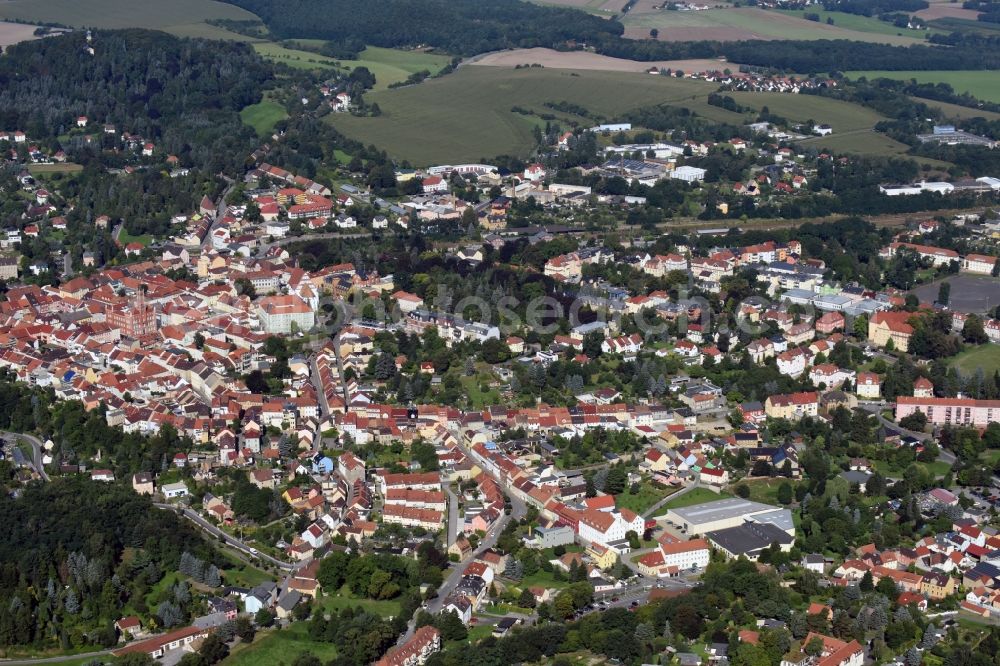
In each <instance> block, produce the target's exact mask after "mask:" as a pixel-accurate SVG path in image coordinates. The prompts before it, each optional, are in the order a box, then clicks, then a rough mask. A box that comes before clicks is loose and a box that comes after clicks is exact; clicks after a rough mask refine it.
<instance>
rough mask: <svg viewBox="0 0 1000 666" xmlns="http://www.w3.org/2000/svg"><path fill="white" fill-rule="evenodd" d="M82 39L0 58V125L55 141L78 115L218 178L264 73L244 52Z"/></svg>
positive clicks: (236, 46) (135, 35)
mask: <svg viewBox="0 0 1000 666" xmlns="http://www.w3.org/2000/svg"><path fill="white" fill-rule="evenodd" d="M90 47H91V48H93V51H94V54H93V55H88V53H87V51H86V49H87V48H88V44H87V42H86V37H85V36H84V34H83V33H71V34H68V35H65V36H60V37H51V38H48V39H41V40H36V41H31V42H22V43H21V44H17V45H15V46H12V47H10V48H9V49H7V50H6V52H5V56H4V57H3V58H0V126H2V127H7V128H18V129H22V130H24V131H25V132H26V133H27V134H28V135H29V136H30V137H32V138H33V139H41V138H46V137H53V136H58V135H61V134H64V133H66V131H67V130H68V129H70V128H71V127H74V126H75V118H76V116H78V115H86V116H87V117H88V118H89V119H90V121H91V122H93V123H109V124H113V125H115V126H116V128H117V129H118V130H119V131H127V132H130V133H133V134H138V135H140V136H142V137H143V138H145V139H146V140H149V141H154V142H156V143H157V144H158V148H160V149H162V150H164V151H166V152H169V153H171V154H175V155H177V156H178V157H179V158H181V159H182V161H183V163H188V164H192V165H198V166H204V167H205V168H206V169H207V170H209V171H213V170H219V169H221V167H223V166H224V165H225V160H233V159H236V160H239V161H240V162H242V160H243V159H245V157H246V151H245V150H244V148H246V147H247V146H252V145H253V141H254V140H255V136H254V134H253V131H252V130H250V129H249V128H247V127H245V126H244V125H243V124H242V122H241V121H240V119H239V110H240V109H242V108H243V107H245V106H247V105H248V104H253V103H256V102H259V101H260V99H261V94H262V86H263V85H264V84H265V82H267V81H268V80H269V79H270V78H271V76H272V72H271V68H270V66H269V65H267V64H266V63H265V62H264V61H263V60H261V59H260V58H259V57H257V56H256V54H255V53H254V51H253V49H251V48H250V47H249V46H247V45H246V44H241V43H236V42H208V41H203V40H182V39H178V38H176V37H172V36H170V35H167V34H165V33H162V32H154V31H144V30H125V31H99V32H95V33H94V35H93V41H92V42H91V43H90Z"/></svg>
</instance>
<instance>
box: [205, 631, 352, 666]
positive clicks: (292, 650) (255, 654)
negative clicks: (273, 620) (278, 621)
mask: <svg viewBox="0 0 1000 666" xmlns="http://www.w3.org/2000/svg"><path fill="white" fill-rule="evenodd" d="M303 652H311V653H312V654H313V655H315V656H317V657H319V659H320V660H321V661H323V662H324V663H325V662H326V661H328V660H330V659H333V658H334V657H336V656H337V648H336V647H335V646H334V645H333V644H331V643H323V642H320V641H314V640H312V639H311V638H309V633H308V631H307V625H306V623H305V622H296V623H294V624H292V625H291V626H289V627H287V628H285V629H281V630H280V631H276V630H273V629H272V630H270V631H266V632H261V633H260V634H258V635H257V638H256V640H254V642H253V643H252V644H250V645H237V646H236V647H235V648H233V652H232V654H230V655H229V656H228V657H226V658H225V659H223V660H222V661H221V662H220V663H221V664H222V666H257V664H288V663H291V662H292V661H294V660H295V658H296V657H298V656H299V655H300V654H302V653H303Z"/></svg>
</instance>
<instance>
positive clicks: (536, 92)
mask: <svg viewBox="0 0 1000 666" xmlns="http://www.w3.org/2000/svg"><path fill="white" fill-rule="evenodd" d="M714 89H715V86H714V85H713V84H711V83H706V82H703V81H692V80H690V79H674V78H669V77H664V76H659V77H654V76H649V75H648V74H624V73H621V72H599V71H581V72H576V71H571V70H555V69H542V68H531V69H520V70H514V69H503V68H499V67H473V66H470V67H462V68H460V69H459V70H457V71H456V72H455V73H454V74H450V75H448V76H445V77H442V78H440V79H434V80H431V81H425V82H424V83H422V84H420V85H418V86H407V87H405V88H397V89H395V90H387V91H380V92H375V93H372V94H369V95H367V96H366V99H367V100H368V102H370V103H377V104H378V105H379V107H380V108H381V109H382V115H381V116H378V117H375V118H361V117H356V116H351V115H348V114H330V115H329V116H328V117H327V118H328V119H329V121H330V122H332V123H333V124H334V125H335V126H336V127H337V129H339V130H341V131H343V132H344V133H345V134H347V135H349V136H351V137H353V138H356V139H358V140H360V141H363V142H364V143H373V144H375V145H377V146H379V147H380V148H384V149H385V150H386V151H388V153H389V154H390V155H392V156H393V157H395V158H399V159H406V160H410V161H411V162H413V163H414V164H421V165H423V164H434V163H441V162H453V161H454V162H459V161H470V160H478V159H481V158H483V157H489V156H493V155H501V154H505V153H506V154H520V155H524V154H526V153H527V152H528V151H529V150H530V149H531V148H532V147H533V145H534V139H533V138H532V128H533V127H534V126H535V124H536V123H538V122H540V121H539V119H538V118H537V117H535V116H524V115H520V114H517V113H514V112H512V111H511V110H510V109H511V107H512V106H515V105H516V106H521V107H524V108H530V109H532V110H534V111H537V112H539V113H541V112H546V113H550V112H551V111H550V110H548V109H546V108H545V107H544V106H543V104H544V103H545V102H560V101H563V100H565V101H568V102H572V103H574V104H579V105H581V106H583V107H586V108H587V109H588V110H589V111H590V112H591V113H593V114H596V115H599V116H603V117H605V118H615V117H617V116H619V115H620V114H621V113H623V112H625V111H628V110H630V109H635V108H638V107H641V106H647V105H650V104H664V103H675V104H678V105H683V106H690V107H692V108H695V107H697V106H699V105H702V106H707V105H705V104H704V100H705V98H706V97H707V96H708V93H710V92H712V91H713V90H714ZM577 121H578V122H580V123H581V124H584V125H587V124H592V123H594V121H593V120H591V119H587V118H577Z"/></svg>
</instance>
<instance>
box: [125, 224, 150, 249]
mask: <svg viewBox="0 0 1000 666" xmlns="http://www.w3.org/2000/svg"><path fill="white" fill-rule="evenodd" d="M118 242H119V243H121V245H122V247H125V246H126V245H128V244H129V243H142V244H143V245H146V246H148V245H149V244H150V243H152V242H153V237H152V236H151V235H149V234H142V235H141V236H133V235H132V234H130V233H129V232H128V229H126V228H125V227H124V225H123V226H122V230H121V233H119V234H118Z"/></svg>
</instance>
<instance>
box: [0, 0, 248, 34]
mask: <svg viewBox="0 0 1000 666" xmlns="http://www.w3.org/2000/svg"><path fill="white" fill-rule="evenodd" d="M0 19H20V20H23V21H32V22H42V23H45V22H50V23H60V24H62V25H68V26H74V27H83V26H87V27H95V28H149V29H153V30H163V31H165V32H169V33H172V34H175V35H179V36H182V37H208V38H214V39H238V40H244V39H246V38H245V37H242V36H241V35H237V34H235V33H232V32H229V31H228V30H222V29H221V28H215V27H213V26H210V25H208V24H207V23H205V21H207V20H209V19H233V20H237V21H254V20H258V19H257V17H256V16H255V15H254V14H251V13H250V12H248V11H246V10H243V9H240V8H239V7H236V6H235V5H229V4H226V3H224V2H216V1H215V0H170V2H159V1H157V0H86V1H81V0H7V1H6V2H0Z"/></svg>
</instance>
